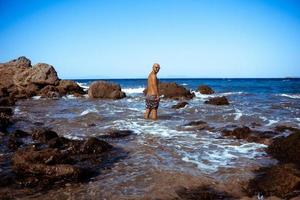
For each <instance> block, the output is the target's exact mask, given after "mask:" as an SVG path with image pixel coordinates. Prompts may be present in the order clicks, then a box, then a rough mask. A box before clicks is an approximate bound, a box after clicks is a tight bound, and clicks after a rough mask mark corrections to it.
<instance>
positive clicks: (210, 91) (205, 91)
mask: <svg viewBox="0 0 300 200" xmlns="http://www.w3.org/2000/svg"><path fill="white" fill-rule="evenodd" d="M198 91H199V92H200V93H201V94H213V93H215V91H214V90H213V89H211V87H209V86H207V85H200V86H199V87H198Z"/></svg>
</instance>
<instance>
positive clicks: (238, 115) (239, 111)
mask: <svg viewBox="0 0 300 200" xmlns="http://www.w3.org/2000/svg"><path fill="white" fill-rule="evenodd" d="M242 116H243V113H242V111H241V110H239V109H237V108H236V109H235V117H234V120H239V119H240V118H241V117H242Z"/></svg>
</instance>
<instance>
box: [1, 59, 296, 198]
mask: <svg viewBox="0 0 300 200" xmlns="http://www.w3.org/2000/svg"><path fill="white" fill-rule="evenodd" d="M159 91H160V94H161V95H163V99H166V100H168V99H172V100H176V101H177V104H175V105H173V106H172V108H173V109H174V110H176V111H178V112H180V110H181V109H187V108H188V106H189V102H190V100H192V99H193V98H194V97H195V94H194V93H193V92H191V91H190V90H188V89H186V88H185V87H183V86H181V85H178V84H176V83H161V84H159ZM198 91H199V92H200V93H201V94H203V95H211V94H214V97H210V98H209V99H208V100H207V101H205V104H210V105H209V106H211V107H213V106H215V105H217V106H215V107H219V106H221V108H223V107H222V106H225V107H226V106H229V105H231V104H232V102H231V101H229V100H228V99H227V98H226V97H225V96H219V95H218V93H217V92H215V91H214V90H213V89H212V88H210V87H209V86H207V85H202V86H199V88H198ZM144 93H146V90H145V91H144ZM69 94H72V95H74V96H76V97H84V96H85V97H87V96H88V97H89V98H91V99H97V98H101V99H106V100H107V99H112V100H117V99H123V98H126V94H125V93H124V92H123V91H122V89H121V87H120V85H118V84H114V83H108V82H103V81H97V82H93V83H92V84H91V86H90V88H89V90H88V91H85V90H83V88H81V87H80V86H79V85H78V84H77V83H76V82H74V81H71V80H61V79H59V78H58V76H57V73H56V71H55V69H54V67H53V66H51V65H48V64H45V63H38V64H36V65H33V66H32V65H31V61H30V60H29V59H27V58H26V57H20V58H18V59H15V60H12V61H9V62H7V63H2V64H0V138H1V143H0V167H1V168H0V169H1V170H0V199H19V198H25V197H26V196H28V195H32V194H35V193H40V192H47V191H48V190H50V189H56V188H60V187H66V185H69V184H75V183H83V184H84V183H86V182H88V181H91V178H92V177H94V176H97V175H99V174H100V173H101V170H103V169H104V168H107V167H108V166H109V165H111V164H112V163H114V162H118V161H120V155H119V154H118V151H122V150H120V149H117V148H115V147H114V146H113V145H112V144H110V143H109V141H108V140H107V139H112V140H113V139H120V140H122V139H124V138H126V137H129V136H131V135H132V134H133V133H134V130H112V131H108V132H106V133H105V134H103V135H101V136H97V137H87V138H84V139H83V140H75V139H69V138H67V137H64V136H63V135H61V134H60V133H59V132H56V131H53V129H52V128H53V127H50V128H49V127H46V126H42V125H36V126H34V127H31V128H32V130H31V131H25V130H13V131H11V130H10V127H11V126H12V125H13V123H14V121H13V120H12V116H13V115H14V113H13V108H14V106H15V104H16V102H17V101H18V100H22V99H28V98H32V97H33V96H41V98H48V99H57V98H60V97H62V96H64V95H69ZM213 108H214V107H213ZM257 126H259V125H257ZM255 127H256V126H255V125H254V126H253V127H247V126H237V125H227V126H225V125H224V127H214V126H212V125H211V124H209V123H208V122H205V121H202V120H198V121H190V122H189V123H187V124H184V125H182V126H179V129H182V130H192V131H195V132H198V131H201V130H207V131H212V132H220V133H221V136H220V137H219V138H218V139H220V140H221V139H223V138H228V139H232V140H237V141H240V140H241V141H247V142H250V143H259V144H263V145H266V152H267V153H268V155H269V156H270V157H272V158H274V159H276V160H277V161H278V163H277V164H276V165H272V166H269V167H263V168H260V169H256V170H254V171H253V174H254V176H253V178H252V179H250V180H249V182H248V183H246V184H244V185H241V186H240V188H239V189H240V190H241V191H242V192H241V193H240V194H239V195H238V196H237V195H236V194H231V193H230V192H228V191H222V190H220V189H219V188H218V189H216V188H214V186H213V185H199V186H198V187H180V188H177V189H176V190H175V193H176V194H175V195H176V198H174V199H257V197H258V196H263V197H264V198H270V199H296V198H297V197H298V198H299V196H300V192H299V191H300V157H299V155H300V130H299V129H297V128H294V127H290V126H279V125H278V126H276V127H275V128H274V129H273V130H268V131H261V130H256V129H255ZM120 162H122V161H120ZM199 179H201V177H199ZM170 199H173V198H170Z"/></svg>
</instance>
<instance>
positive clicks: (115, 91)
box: [88, 81, 126, 99]
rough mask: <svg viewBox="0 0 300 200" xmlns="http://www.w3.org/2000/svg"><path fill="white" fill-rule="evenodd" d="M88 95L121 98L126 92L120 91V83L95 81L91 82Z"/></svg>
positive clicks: (91, 96)
mask: <svg viewBox="0 0 300 200" xmlns="http://www.w3.org/2000/svg"><path fill="white" fill-rule="evenodd" d="M88 95H89V97H90V98H104V99H121V98H124V97H126V94H125V93H124V92H122V91H121V87H120V85H117V84H114V83H109V82H105V81H95V82H93V83H92V84H91V86H90V88H89V90H88Z"/></svg>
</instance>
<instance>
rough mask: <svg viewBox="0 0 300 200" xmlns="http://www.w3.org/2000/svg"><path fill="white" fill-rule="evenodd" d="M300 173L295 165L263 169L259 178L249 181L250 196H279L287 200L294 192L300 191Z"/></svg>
mask: <svg viewBox="0 0 300 200" xmlns="http://www.w3.org/2000/svg"><path fill="white" fill-rule="evenodd" d="M299 184H300V171H299V170H298V169H297V167H296V166H295V165H293V164H283V165H278V166H273V167H270V168H261V169H259V170H258V172H257V176H256V177H255V178H254V179H252V180H250V181H249V184H248V187H247V189H246V190H247V192H248V193H249V195H255V196H256V195H257V194H261V195H263V196H265V197H266V196H273V195H274V196H277V197H281V198H284V199H286V197H287V196H289V197H291V196H290V195H291V194H292V192H293V191H294V190H297V189H299Z"/></svg>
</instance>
